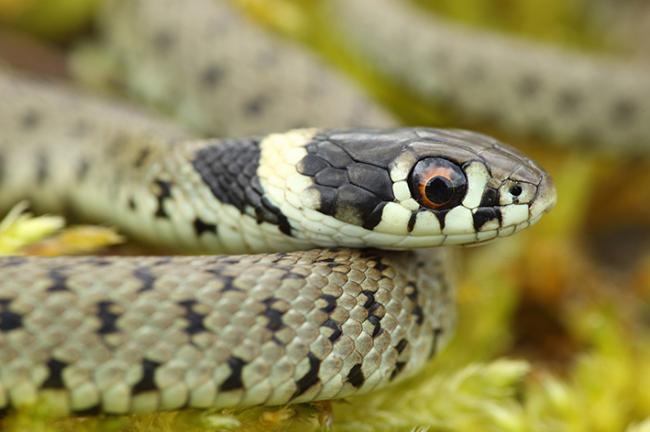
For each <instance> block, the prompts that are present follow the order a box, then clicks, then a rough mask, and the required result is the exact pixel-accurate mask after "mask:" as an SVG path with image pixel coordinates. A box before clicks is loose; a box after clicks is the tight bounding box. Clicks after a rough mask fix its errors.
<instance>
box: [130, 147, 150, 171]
mask: <svg viewBox="0 0 650 432" xmlns="http://www.w3.org/2000/svg"><path fill="white" fill-rule="evenodd" d="M150 154H151V149H150V148H149V147H143V148H142V149H140V152H138V155H137V156H136V157H135V160H134V161H133V166H134V167H135V168H140V167H142V166H143V165H144V163H145V162H146V161H147V158H148V157H149V155H150Z"/></svg>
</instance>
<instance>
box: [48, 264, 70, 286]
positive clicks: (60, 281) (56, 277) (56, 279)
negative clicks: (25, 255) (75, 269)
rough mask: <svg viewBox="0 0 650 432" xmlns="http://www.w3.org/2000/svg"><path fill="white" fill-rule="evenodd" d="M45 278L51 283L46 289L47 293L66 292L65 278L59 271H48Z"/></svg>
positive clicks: (54, 269)
mask: <svg viewBox="0 0 650 432" xmlns="http://www.w3.org/2000/svg"><path fill="white" fill-rule="evenodd" d="M47 277H48V278H49V279H50V281H51V282H52V283H51V284H50V286H49V287H47V292H57V291H68V287H67V279H68V278H67V277H66V275H64V274H63V273H61V270H60V269H56V268H53V269H50V270H48V272H47Z"/></svg>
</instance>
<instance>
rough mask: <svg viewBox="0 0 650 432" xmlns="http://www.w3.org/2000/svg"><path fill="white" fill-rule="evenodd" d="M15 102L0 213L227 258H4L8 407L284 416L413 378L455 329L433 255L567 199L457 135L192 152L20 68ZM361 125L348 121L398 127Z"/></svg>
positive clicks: (1, 81) (139, 120)
mask: <svg viewBox="0 0 650 432" xmlns="http://www.w3.org/2000/svg"><path fill="white" fill-rule="evenodd" d="M156 43H160V40H157V42H156ZM0 100H2V101H3V103H2V104H0V130H1V131H2V132H1V134H0V207H2V208H6V207H8V206H10V205H11V204H13V203H15V202H16V201H17V200H20V199H25V198H27V199H29V200H30V202H31V203H33V205H34V206H35V208H37V209H41V210H46V211H65V212H67V213H71V214H74V215H76V216H78V217H80V218H82V219H86V220H90V221H100V222H104V223H109V224H113V225H115V226H118V227H119V228H120V229H121V230H123V231H124V232H126V233H128V234H129V235H131V236H133V237H134V238H137V239H140V240H143V241H145V242H148V243H151V244H155V245H158V246H162V247H164V248H167V249H170V250H180V251H185V252H189V253H219V254H228V255H190V256H152V257H125V256H120V257H104V256H86V257H65V258H63V257H61V258H37V257H5V258H0V408H14V407H18V408H20V407H22V406H26V405H31V404H33V403H36V402H37V401H40V400H43V399H45V400H46V401H47V402H48V403H49V404H50V405H51V406H52V410H53V411H55V412H59V413H63V414H68V413H72V414H94V413H108V414H124V413H132V412H146V411H155V410H172V409H180V408H185V407H194V408H206V407H215V408H224V407H246V406H252V405H283V404H287V403H297V402H306V401H316V400H326V399H333V398H342V397H346V396H349V395H354V394H360V393H363V392H368V391H371V390H373V389H376V388H380V387H382V386H385V385H388V384H390V383H392V382H396V381H399V380H401V379H404V378H406V377H408V376H411V375H413V374H414V373H415V372H417V371H418V370H419V369H420V368H421V367H422V366H423V364H424V363H425V362H426V361H427V360H428V359H430V358H431V357H432V356H433V355H434V354H435V353H436V352H437V350H438V349H440V347H441V346H442V345H443V344H444V343H445V341H446V340H447V339H448V338H449V336H450V333H451V330H452V327H453V322H454V319H455V318H454V306H453V286H452V284H451V281H450V274H449V267H450V265H449V262H448V259H449V258H448V256H447V254H446V253H445V249H444V248H443V249H440V248H436V247H437V246H446V245H464V244H475V243H481V242H485V241H489V240H492V239H494V238H496V237H502V236H507V235H510V234H512V233H514V232H517V231H520V230H522V229H524V228H526V227H528V226H530V225H531V224H533V223H535V222H537V221H538V220H539V218H540V217H541V216H542V215H543V214H544V213H545V212H546V211H548V210H549V209H550V208H551V207H552V206H553V205H554V203H555V190H554V187H553V185H552V182H551V180H550V178H549V176H548V175H547V174H546V173H545V172H544V171H543V170H542V169H541V168H540V167H539V166H538V165H537V164H535V163H534V162H532V161H531V160H529V159H528V158H527V157H525V156H524V155H522V154H520V153H519V152H517V151H516V150H514V149H512V148H510V147H509V146H507V145H505V144H502V143H500V142H498V141H496V140H494V139H492V138H490V137H488V136H485V135H481V134H478V133H473V132H469V131H464V130H453V129H432V128H362V127H350V128H344V129H336V128H310V129H292V130H290V131H288V132H284V133H272V134H266V135H264V134H262V135H258V136H250V137H242V138H222V139H197V138H195V137H194V135H193V133H191V132H188V131H186V130H185V129H183V128H181V127H178V126H175V125H173V124H170V123H169V122H168V121H165V120H160V119H157V118H154V117H152V116H151V115H149V114H147V113H144V112H141V111H139V110H137V109H134V108H131V107H129V106H126V105H124V104H122V103H118V102H114V101H107V100H103V99H100V98H97V97H95V96H92V95H85V94H80V93H78V92H76V91H74V90H72V89H70V88H67V87H65V86H61V85H58V84H47V83H43V82H41V81H36V80H31V79H27V78H22V77H18V76H16V75H13V74H11V73H8V72H0ZM368 110H369V111H368ZM372 110H373V109H372V107H369V108H368V109H366V108H364V109H363V110H361V111H358V113H359V112H364V113H371V112H373V111H372ZM343 111H345V110H343ZM339 114H340V113H339ZM364 115H367V116H368V117H365V120H364V119H362V118H360V117H358V116H357V117H356V120H338V122H340V123H354V122H357V121H358V122H359V124H369V125H373V123H374V122H378V123H382V122H384V121H385V120H383V119H384V117H382V114H381V113H380V112H379V111H377V112H376V114H364ZM373 119H376V120H374V121H373ZM248 121H251V119H250V118H249V119H248ZM333 121H335V122H336V120H333ZM323 123H326V121H323ZM382 124H383V123H382ZM251 128H254V126H251Z"/></svg>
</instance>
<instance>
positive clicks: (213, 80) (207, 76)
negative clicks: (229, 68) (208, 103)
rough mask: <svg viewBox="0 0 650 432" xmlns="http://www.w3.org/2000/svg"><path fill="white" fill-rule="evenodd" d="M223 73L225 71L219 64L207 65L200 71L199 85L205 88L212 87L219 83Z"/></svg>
mask: <svg viewBox="0 0 650 432" xmlns="http://www.w3.org/2000/svg"><path fill="white" fill-rule="evenodd" d="M224 75H225V72H224V70H223V68H222V67H221V66H219V65H216V64H213V65H209V66H208V67H206V68H205V69H204V70H203V72H201V78H200V79H201V85H202V86H204V87H206V88H213V87H215V86H217V85H219V83H221V81H222V80H223V77H224Z"/></svg>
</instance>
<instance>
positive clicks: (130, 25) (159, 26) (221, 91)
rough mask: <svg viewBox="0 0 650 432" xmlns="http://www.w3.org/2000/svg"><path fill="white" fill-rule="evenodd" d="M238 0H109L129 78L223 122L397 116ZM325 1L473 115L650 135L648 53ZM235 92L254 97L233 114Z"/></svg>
mask: <svg viewBox="0 0 650 432" xmlns="http://www.w3.org/2000/svg"><path fill="white" fill-rule="evenodd" d="M229 3H230V2H228V1H225V0H220V1H213V0H196V1H194V2H192V3H191V4H189V5H188V4H186V2H179V1H178V0H161V1H158V0H137V1H129V0H109V1H107V2H106V8H105V10H104V13H103V15H102V23H103V26H102V28H103V38H102V45H103V49H104V51H105V52H108V53H110V55H112V56H114V57H115V58H116V59H117V63H119V64H120V68H119V71H118V72H117V73H116V74H117V79H119V80H120V81H123V82H125V83H126V84H127V86H128V87H129V88H130V89H131V90H132V91H133V92H134V93H135V94H138V95H140V96H141V98H142V99H144V100H146V101H148V102H152V103H155V104H156V105H158V106H161V105H162V106H164V107H165V108H166V109H168V110H170V111H172V112H175V113H177V114H178V116H180V117H182V118H183V119H185V120H186V121H187V122H188V123H190V124H191V125H192V126H193V127H195V128H196V129H197V130H200V131H201V132H207V133H210V134H219V135H230V134H231V133H232V132H233V131H234V132H237V133H243V132H246V133H258V132H265V131H268V130H272V129H273V128H279V129H285V128H287V129H290V128H293V127H296V126H301V125H307V126H308V125H311V124H314V123H312V122H311V121H310V119H311V118H312V117H315V116H316V119H317V120H318V122H317V123H315V124H322V125H324V126H331V125H334V126H340V125H341V122H342V121H343V122H346V125H353V126H354V125H359V124H361V125H372V126H382V127H384V126H387V125H392V124H394V123H395V120H394V119H392V118H391V117H390V116H389V115H388V114H386V113H385V112H384V111H383V110H381V109H380V108H377V107H376V106H374V105H372V104H371V103H370V102H369V101H368V100H367V98H365V97H363V96H362V95H360V94H358V92H356V94H355V92H351V90H350V88H349V87H350V86H349V85H348V83H346V82H345V80H343V79H342V77H341V76H340V75H339V74H336V73H335V72H333V71H332V70H331V68H328V67H327V65H324V64H323V62H318V61H317V59H316V58H314V56H312V55H310V54H309V53H306V52H305V50H301V49H300V47H297V46H293V45H290V44H288V43H286V41H283V40H281V39H278V38H274V37H273V35H271V34H269V33H268V32H266V33H265V32H263V31H262V30H260V29H259V28H256V27H255V26H254V25H252V23H251V22H250V21H249V20H246V19H245V17H244V16H243V14H242V13H241V12H240V11H237V10H236V8H234V7H233V6H232V5H229ZM323 3H324V4H326V5H327V6H328V9H329V10H330V11H331V14H330V15H329V21H328V22H331V26H332V27H333V28H334V29H335V30H334V33H335V34H337V35H341V36H344V37H345V38H347V40H349V41H350V42H351V44H352V48H353V50H354V52H355V53H356V54H357V55H358V56H359V57H360V58H362V59H363V60H364V62H365V63H368V64H370V65H371V66H372V68H373V69H375V70H379V71H381V72H383V73H384V74H386V75H387V76H388V77H390V78H392V79H394V80H395V81H397V82H399V83H400V84H401V85H403V86H404V87H406V88H409V89H411V90H412V91H414V92H415V93H416V94H417V95H419V96H420V97H421V98H423V99H425V100H426V101H429V102H431V103H432V104H435V105H436V106H441V107H444V109H445V110H447V111H450V112H456V113H459V114H460V116H461V117H462V118H463V119H464V120H465V121H467V120H469V121H470V122H473V123H480V124H483V125H488V126H490V127H492V128H497V129H500V130H503V131H506V132H509V133H515V134H519V135H526V136H534V137H538V138H541V140H540V142H542V143H547V142H557V143H559V144H563V145H565V146H567V147H568V146H571V145H581V146H583V147H584V148H589V149H599V150H608V151H610V152H617V151H618V152H627V153H632V154H634V153H642V152H646V153H647V151H648V148H650V103H649V102H648V101H650V74H648V66H647V64H644V63H643V62H634V61H626V60H625V59H619V58H612V57H610V56H601V57H597V56H589V55H585V54H583V53H576V52H572V51H570V50H565V49H558V48H555V47H550V46H545V45H542V44H537V43H534V42H529V41H524V40H522V39H515V38H512V37H507V36H505V35H500V34H495V33H491V32H487V31H479V30H476V29H472V30H470V29H467V28H464V27H463V26H460V25H454V24H451V23H449V22H446V21H445V20H444V19H440V18H439V17H436V16H434V15H433V14H429V13H424V11H422V10H419V9H418V8H417V7H415V5H413V4H410V3H412V2H410V1H406V0H404V1H401V0H377V1H374V0H359V1H348V0H336V1H327V2H323ZM161 5H162V6H161ZM195 50H200V51H201V52H202V53H203V54H202V55H201V56H194V55H192V54H193V53H194V51H195ZM234 58H237V61H236V62H235V61H231V60H232V59H234ZM244 66H246V67H245V70H242V69H244ZM215 71H216V73H215ZM251 71H259V72H260V74H259V75H260V79H262V80H263V81H262V83H263V85H262V86H261V87H262V88H264V91H262V92H260V93H255V92H254V88H253V87H252V86H250V85H249V83H250V82H251ZM262 71H263V73H261V72H262ZM292 72H293V73H292ZM215 76H216V77H217V78H216V79H215ZM296 76H298V77H299V78H296ZM311 76H313V77H317V79H314V80H310V79H309V78H308V77H311ZM206 77H208V78H212V79H208V80H207V81H208V82H207V84H206V79H205V78H206ZM238 89H244V91H238ZM326 95H328V96H326ZM316 101H317V102H316ZM339 101H344V102H339ZM233 106H236V107H239V106H243V107H245V106H253V107H254V108H255V109H254V110H253V112H252V115H249V116H243V117H242V120H241V121H238V122H235V123H227V124H224V121H223V119H224V118H227V117H228V116H227V114H228V113H230V112H231V111H232V107H233ZM287 106H293V107H296V109H293V110H291V109H289V110H287V109H286V107H287ZM314 106H324V107H328V108H331V109H327V110H321V111H318V110H316V111H317V112H314V111H315V110H314ZM237 109H239V108H237ZM324 113H329V114H324Z"/></svg>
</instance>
